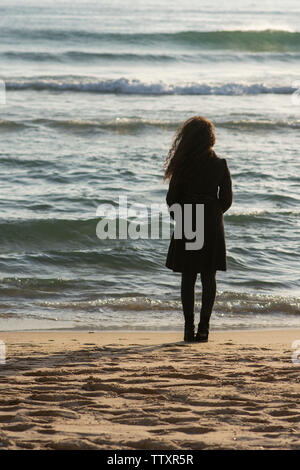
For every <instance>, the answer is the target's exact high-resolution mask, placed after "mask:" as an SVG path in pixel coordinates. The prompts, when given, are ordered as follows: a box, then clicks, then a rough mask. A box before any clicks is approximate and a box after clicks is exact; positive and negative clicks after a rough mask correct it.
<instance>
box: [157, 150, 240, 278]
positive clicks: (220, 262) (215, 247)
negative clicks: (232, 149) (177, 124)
mask: <svg viewBox="0 0 300 470" xmlns="http://www.w3.org/2000/svg"><path fill="white" fill-rule="evenodd" d="M166 201H167V205H168V206H169V210H170V209H171V206H172V204H174V203H179V204H180V207H181V209H182V215H181V216H179V217H180V219H178V213H177V215H176V212H172V211H170V215H171V217H172V218H173V219H174V218H175V222H176V223H178V222H179V221H180V223H182V224H183V223H184V217H185V215H184V214H185V213H187V209H186V207H187V206H186V205H185V204H190V209H191V208H192V218H190V219H189V220H191V221H192V222H191V223H192V230H195V229H196V222H195V221H196V219H195V217H196V204H203V205H204V206H203V207H204V244H203V246H202V248H201V249H186V242H192V241H193V240H194V241H195V240H196V238H194V239H190V236H189V239H188V238H186V237H185V231H184V230H183V231H182V232H183V234H182V235H183V236H182V238H180V239H178V238H177V239H176V238H174V232H173V234H172V238H171V241H170V246H169V250H168V254H167V259H166V267H167V268H169V269H172V270H173V271H175V272H194V273H195V272H196V273H199V272H202V271H217V270H219V271H226V269H227V265H226V243H225V232H224V222H223V213H224V212H226V211H227V210H228V209H229V207H230V206H231V204H232V184H231V176H230V171H229V168H228V166H227V162H226V159H225V158H219V157H218V156H217V155H216V154H215V152H214V151H212V152H210V153H207V154H206V155H204V157H203V155H202V156H201V157H199V156H197V157H192V158H191V159H190V161H189V168H188V169H185V171H182V172H181V174H180V176H179V177H177V179H176V180H175V178H174V177H172V178H171V181H170V185H169V190H168V193H167V196H166ZM184 205H185V206H184ZM190 209H189V210H190ZM176 217H177V219H176ZM199 220H200V219H199ZM182 227H183V225H182ZM198 228H199V225H198ZM202 228H203V224H202ZM196 233H197V234H198V231H197V232H196ZM199 239H200V237H199ZM194 246H195V245H194ZM198 246H200V245H198ZM195 247H196V246H195Z"/></svg>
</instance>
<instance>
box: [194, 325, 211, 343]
mask: <svg viewBox="0 0 300 470" xmlns="http://www.w3.org/2000/svg"><path fill="white" fill-rule="evenodd" d="M194 341H196V342H197V343H207V341H208V328H198V331H197V334H196V336H195V340H194Z"/></svg>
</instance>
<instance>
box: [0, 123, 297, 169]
mask: <svg viewBox="0 0 300 470" xmlns="http://www.w3.org/2000/svg"><path fill="white" fill-rule="evenodd" d="M214 123H215V127H216V128H218V127H221V128H228V129H240V130H243V131H249V132H253V131H260V130H270V131H272V130H277V129H278V130H280V129H290V130H293V129H295V130H296V129H300V121H299V120H297V119H296V120H292V119H288V120H271V119H270V120H267V119H257V120H254V119H248V120H247V119H236V120H224V121H221V120H219V119H216V120H215V122H214ZM180 124H181V121H178V120H171V119H146V118H139V117H132V118H115V119H108V120H97V119H94V120H92V119H90V120H88V119H46V118H40V119H25V120H20V121H6V120H3V119H2V120H0V130H1V132H19V131H23V130H26V129H30V128H33V127H48V128H50V129H55V130H57V131H61V132H71V133H72V132H73V133H76V134H78V133H80V134H89V133H97V132H99V131H107V132H122V133H128V134H130V133H136V132H143V131H148V130H150V131H151V129H162V130H166V131H174V130H175V129H176V128H178V127H179V126H180ZM31 162H33V161H32V160H28V162H26V160H20V159H18V158H13V157H12V158H1V160H0V163H2V164H3V163H6V164H9V165H14V164H15V165H16V166H18V165H26V166H30V164H31ZM34 163H36V164H37V165H39V166H40V165H43V160H35V161H34ZM44 164H45V165H46V164H47V161H44ZM48 164H49V162H48Z"/></svg>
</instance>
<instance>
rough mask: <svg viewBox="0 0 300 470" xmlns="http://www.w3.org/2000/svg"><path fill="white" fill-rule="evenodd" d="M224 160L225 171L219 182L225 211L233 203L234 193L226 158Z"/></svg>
mask: <svg viewBox="0 0 300 470" xmlns="http://www.w3.org/2000/svg"><path fill="white" fill-rule="evenodd" d="M223 162H224V163H223V164H224V173H223V177H222V179H221V182H220V184H219V202H220V205H221V208H222V211H223V213H224V212H226V211H227V210H228V209H229V207H230V206H231V204H232V200H233V193H232V181H231V175H230V171H229V168H228V165H227V161H226V159H225V158H224V159H223Z"/></svg>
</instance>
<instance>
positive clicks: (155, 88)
mask: <svg viewBox="0 0 300 470" xmlns="http://www.w3.org/2000/svg"><path fill="white" fill-rule="evenodd" d="M5 83H6V89H7V90H8V91H9V90H35V91H60V92H64V91H67V92H68V91H69V92H70V91H71V92H88V93H99V94H103V93H114V94H137V95H225V96H227V95H228V96H240V95H259V94H270V93H271V94H292V93H294V92H295V91H296V90H297V88H296V87H295V86H287V85H278V86H273V85H268V84H264V83H253V84H248V83H234V82H230V83H223V84H215V85H211V84H206V83H198V82H196V83H195V82H192V83H183V84H171V83H165V82H162V81H160V82H157V83H152V82H144V81H141V80H137V79H128V78H118V79H104V80H101V79H98V78H90V77H72V76H67V77H65V76H62V77H40V78H39V77H36V78H20V79H17V80H10V79H8V80H6V82H5Z"/></svg>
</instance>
